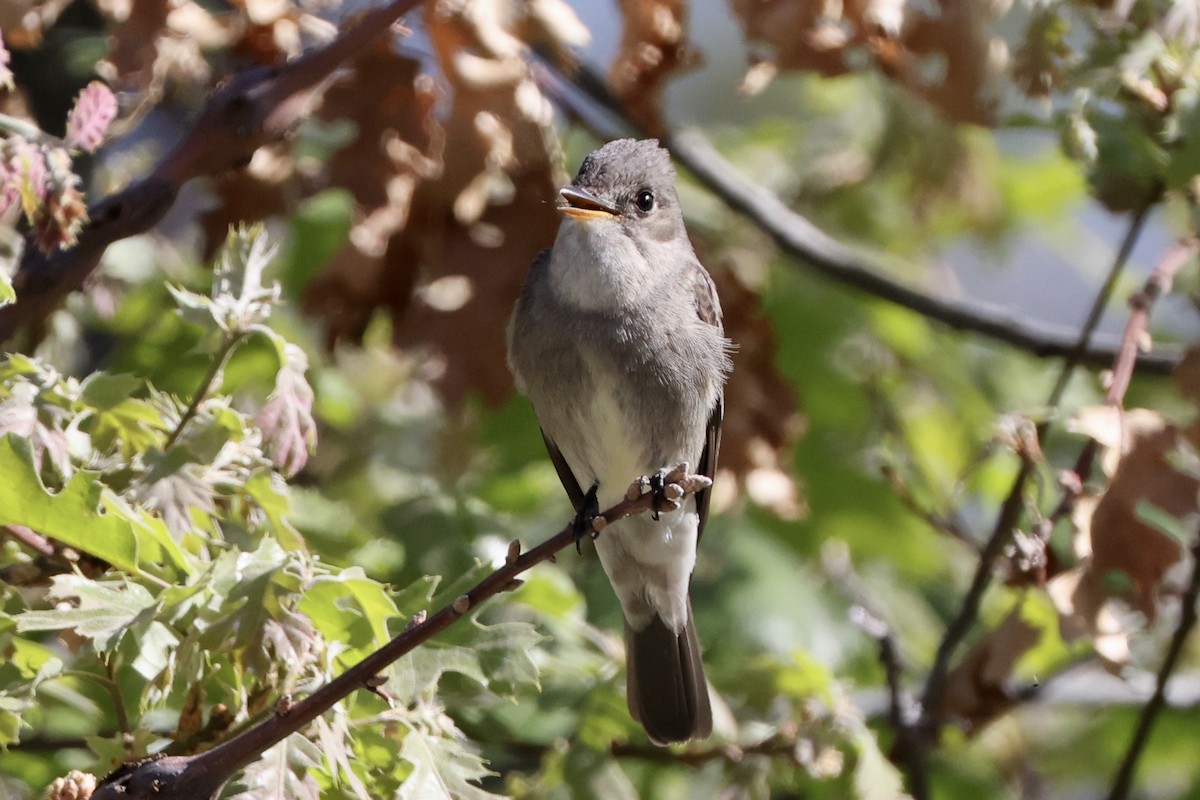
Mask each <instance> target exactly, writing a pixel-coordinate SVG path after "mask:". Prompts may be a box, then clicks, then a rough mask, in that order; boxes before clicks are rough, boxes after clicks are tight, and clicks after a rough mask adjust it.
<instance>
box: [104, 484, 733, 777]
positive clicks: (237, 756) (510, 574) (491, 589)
mask: <svg viewBox="0 0 1200 800" xmlns="http://www.w3.org/2000/svg"><path fill="white" fill-rule="evenodd" d="M666 481H667V484H668V485H667V497H668V498H670V499H672V500H678V499H680V498H682V497H683V496H684V495H687V494H691V493H693V492H697V491H700V490H701V489H705V488H707V487H709V486H711V485H712V481H711V480H709V479H708V478H706V477H704V476H703V475H690V474H688V465H687V464H680V465H679V466H677V467H676V468H675V469H673V470H672V471H671V472H670V473H669V474H668V475H667V476H666ZM643 485H644V484H643V482H642V481H640V480H639V481H635V482H634V483H633V484H632V485H631V486H630V489H629V492H628V493H627V494H626V497H625V499H624V500H622V501H621V502H619V503H617V504H616V505H615V506H613V507H612V508H610V509H608V510H607V511H605V512H603V513H602V514H600V515H599V516H597V517H595V518H593V519H592V522H591V529H592V532H593V533H594V534H599V533H600V531H602V530H603V529H604V527H606V526H607V525H609V524H611V523H613V522H616V521H617V520H620V519H623V518H625V517H628V516H632V515H634V514H641V513H643V512H645V511H648V510H650V507H651V503H652V499H653V495H652V494H650V493H646V494H642V493H641V487H642V486H643ZM578 535H579V534H578V533H577V532H576V530H575V527H574V525H573V524H572V525H567V526H566V527H565V528H563V529H562V530H561V531H559V532H558V533H557V534H555V535H554V536H552V537H551V538H549V539H547V540H546V541H544V542H542V543H541V544H540V545H538V546H537V547H535V548H533V549H532V550H529V551H527V552H525V553H521V544H520V542H518V541H514V542H513V543H512V544H511V545H510V546H509V549H508V558H507V560H506V561H505V564H504V566H502V567H500V568H499V569H497V570H496V571H494V572H492V573H491V574H489V575H488V576H487V577H485V578H484V579H483V580H481V581H480V582H479V583H477V584H475V586H474V587H472V588H471V589H470V590H469V591H468V592H467V593H466V594H462V595H459V596H458V597H457V598H455V599H454V601H453V602H451V603H450V604H449V605H447V606H443V607H442V608H441V609H440V610H438V611H437V612H436V613H434V614H433V615H432V616H428V617H423V618H414V620H413V622H414V624H412V625H410V627H409V628H408V629H406V630H405V631H404V632H403V633H401V634H400V635H398V636H396V637H395V638H394V639H392V640H391V641H390V642H388V643H387V644H385V645H384V646H383V647H381V648H379V649H378V650H376V651H375V652H374V653H372V654H371V655H369V656H367V657H366V658H364V659H363V660H362V661H360V662H359V663H357V664H355V665H354V666H353V667H351V668H350V669H348V670H346V671H345V672H343V673H342V674H341V675H339V676H338V677H337V678H335V679H334V680H332V681H330V682H329V683H327V684H325V685H324V686H322V687H321V688H320V689H318V690H317V691H315V692H314V693H313V694H311V695H309V696H308V697H307V698H305V699H304V700H302V701H300V702H298V703H295V704H294V705H290V706H286V707H283V706H281V707H279V708H278V709H277V711H276V713H275V714H273V715H272V716H271V717H270V718H268V719H266V720H264V721H263V722H261V723H260V724H258V725H256V726H254V727H253V728H250V729H249V730H246V731H244V732H242V733H240V734H238V735H237V736H235V737H233V738H232V739H229V740H227V741H225V742H222V743H221V744H219V745H217V746H216V747H214V748H212V749H211V750H208V751H206V752H204V753H201V754H199V755H194V756H166V757H161V758H149V759H145V760H143V761H141V762H136V763H131V764H125V765H123V766H122V767H120V768H118V769H117V770H116V771H115V772H113V773H112V774H111V775H109V776H108V777H107V778H105V779H104V781H103V782H102V783H101V784H100V786H99V788H98V789H97V791H96V793H95V794H94V795H92V799H93V800H151V798H155V799H157V798H163V797H170V798H172V800H210V798H213V797H215V796H216V795H217V793H218V792H220V790H221V788H222V787H223V786H224V785H225V783H226V782H227V781H228V780H229V779H230V778H231V777H233V775H234V774H235V773H237V772H239V771H240V770H242V769H244V768H245V767H247V766H249V765H250V764H252V763H254V761H255V760H257V759H258V758H259V757H260V756H261V755H262V753H263V752H265V751H266V750H267V749H268V748H270V747H271V746H273V745H275V744H276V743H278V742H280V741H282V740H284V739H285V738H287V737H288V736H290V735H291V734H293V733H295V732H296V731H299V730H301V729H302V728H304V727H305V726H306V725H308V724H309V723H310V722H312V721H313V720H314V719H316V718H317V717H319V716H320V715H321V714H324V713H325V712H326V711H328V710H329V709H330V708H332V707H333V706H334V705H335V704H336V703H338V702H340V701H341V700H342V699H343V698H345V697H346V696H347V695H349V694H351V693H352V692H354V691H356V690H358V689H363V688H368V689H370V688H374V687H377V686H378V685H379V673H380V672H381V671H382V670H383V669H384V668H386V667H387V666H388V665H390V664H391V663H392V662H394V661H396V660H397V659H398V658H400V657H401V656H403V655H405V654H406V653H408V652H410V651H412V650H414V649H415V648H416V647H417V646H418V645H420V644H423V643H424V642H426V641H428V640H429V639H430V638H432V637H433V636H434V635H436V634H438V633H440V632H441V631H443V630H445V629H446V628H448V627H450V626H451V625H452V624H454V623H455V622H456V621H458V620H459V619H461V618H462V617H464V616H465V615H466V614H467V613H468V612H470V611H472V610H473V609H475V608H476V607H478V606H479V605H480V604H481V603H483V602H484V601H485V600H487V599H488V598H490V597H494V596H495V595H497V594H500V593H501V592H505V591H509V590H511V589H513V588H515V587H516V586H518V585H520V581H518V580H517V576H518V575H520V574H521V573H523V572H525V571H526V570H528V569H529V568H530V567H533V566H534V565H536V564H540V563H541V562H543V561H548V560H551V559H553V557H554V555H555V554H556V553H557V552H558V551H559V550H562V549H563V548H565V547H568V546H570V545H571V544H573V543H575V541H576V539H577V537H578Z"/></svg>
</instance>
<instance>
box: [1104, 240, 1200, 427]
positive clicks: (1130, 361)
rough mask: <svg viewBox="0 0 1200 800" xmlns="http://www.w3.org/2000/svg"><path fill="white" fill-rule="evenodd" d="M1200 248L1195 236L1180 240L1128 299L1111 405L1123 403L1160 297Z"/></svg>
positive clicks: (1110, 388) (1110, 390)
mask: <svg viewBox="0 0 1200 800" xmlns="http://www.w3.org/2000/svg"><path fill="white" fill-rule="evenodd" d="M1198 249H1200V240H1197V239H1195V238H1188V239H1185V240H1183V241H1181V242H1177V243H1176V244H1175V246H1174V247H1172V248H1171V249H1170V250H1168V251H1167V253H1166V255H1164V256H1163V257H1162V258H1161V259H1159V262H1158V265H1157V266H1156V267H1155V268H1154V271H1153V272H1152V273H1150V277H1148V278H1147V279H1146V283H1145V284H1144V285H1143V286H1142V290H1141V291H1140V292H1137V293H1136V294H1134V295H1133V296H1131V297H1130V298H1129V308H1130V312H1129V320H1128V321H1127V322H1126V323H1125V332H1124V334H1123V335H1122V336H1121V349H1120V351H1119V352H1118V354H1117V360H1116V363H1115V364H1114V365H1113V370H1112V382H1111V383H1110V384H1109V387H1108V394H1107V397H1106V400H1107V402H1108V404H1109V405H1111V406H1118V407H1119V406H1121V404H1122V403H1123V402H1124V399H1125V392H1126V391H1127V390H1128V389H1129V380H1130V378H1132V377H1133V370H1134V366H1135V364H1136V362H1137V355H1138V352H1139V351H1140V350H1141V349H1142V343H1143V341H1145V339H1146V337H1147V336H1149V328H1150V311H1151V310H1152V309H1153V308H1154V304H1155V302H1157V301H1158V298H1159V297H1161V296H1162V295H1164V294H1167V293H1168V292H1170V291H1171V284H1172V283H1173V282H1174V280H1175V275H1176V274H1177V273H1178V272H1179V270H1180V269H1182V268H1183V265H1184V264H1186V263H1187V262H1188V261H1189V260H1190V259H1191V258H1192V257H1193V256H1194V255H1196V252H1197V250H1198Z"/></svg>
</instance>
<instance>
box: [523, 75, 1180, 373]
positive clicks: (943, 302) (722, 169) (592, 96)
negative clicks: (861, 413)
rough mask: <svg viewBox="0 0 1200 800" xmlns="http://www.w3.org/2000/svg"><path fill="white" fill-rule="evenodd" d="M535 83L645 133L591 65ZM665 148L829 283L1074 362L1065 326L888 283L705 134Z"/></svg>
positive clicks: (592, 117)
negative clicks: (753, 178) (734, 162)
mask: <svg viewBox="0 0 1200 800" xmlns="http://www.w3.org/2000/svg"><path fill="white" fill-rule="evenodd" d="M533 67H534V77H535V78H536V79H537V80H538V81H539V83H540V84H541V86H542V88H543V89H544V90H545V91H546V92H547V93H548V94H549V95H550V96H551V97H553V98H554V99H555V100H556V101H557V102H558V104H559V105H560V106H561V107H563V108H565V109H566V110H567V111H568V112H569V113H570V114H572V115H574V116H575V117H576V118H578V119H579V120H580V122H581V123H582V124H583V125H584V126H585V127H587V128H589V129H591V130H592V131H594V132H595V133H596V134H597V136H598V137H599V138H602V139H613V138H617V137H618V136H623V135H628V132H629V131H633V132H634V133H636V134H638V135H646V134H645V131H643V130H641V129H639V128H638V126H637V125H636V124H635V123H634V122H633V120H632V118H631V117H630V116H629V115H628V114H627V113H625V111H624V110H623V109H622V108H621V106H620V104H619V103H618V102H617V101H616V100H615V99H614V98H613V97H612V96H611V95H610V94H609V93H608V91H607V89H605V88H604V83H603V81H602V80H601V79H600V78H599V77H598V75H597V74H596V73H595V72H594V71H593V70H591V69H589V68H587V67H581V68H580V69H579V72H578V74H577V75H576V76H574V79H573V80H571V79H568V78H566V77H564V76H563V75H562V74H561V73H560V72H559V71H558V70H557V69H556V68H555V67H554V66H553V65H551V64H550V63H547V62H544V61H538V62H535V63H534V65H533ZM663 144H665V145H666V147H667V148H668V149H669V150H670V151H671V155H672V156H674V158H675V160H676V161H677V162H678V163H679V164H681V165H682V166H683V167H685V168H686V169H687V170H688V171H689V172H691V173H692V175H693V176H694V177H695V178H696V179H697V180H698V181H699V182H700V184H701V185H702V186H703V187H704V188H705V189H707V190H708V191H709V192H710V193H712V194H713V195H715V196H716V197H718V198H719V199H720V200H721V201H722V202H723V203H724V204H725V205H726V206H727V207H729V208H731V209H733V210H734V211H737V212H738V213H740V214H742V215H743V216H745V217H746V218H747V219H748V220H749V221H750V222H751V223H752V224H754V225H755V227H757V228H758V229H759V230H761V231H763V232H764V233H766V234H767V235H769V236H770V237H771V238H772V239H774V240H775V242H776V243H777V244H778V245H779V247H780V248H781V249H782V250H783V251H784V252H786V253H788V254H789V255H791V256H793V257H795V258H797V259H799V260H800V261H801V262H803V263H804V264H806V265H808V266H809V267H811V268H812V269H814V270H816V271H817V272H818V273H819V274H821V275H823V276H824V277H826V278H829V279H830V280H833V281H835V282H837V283H840V284H842V285H845V286H850V287H852V288H855V289H858V290H860V291H863V292H866V293H867V294H869V295H871V296H873V297H878V298H880V299H883V300H886V301H888V302H890V303H895V304H897V305H900V306H903V307H904V308H908V309H910V310H912V311H915V312H917V313H918V314H921V315H922V316H924V317H927V318H929V319H932V320H936V321H938V322H941V323H942V324H944V325H948V326H950V327H951V328H953V329H955V330H961V331H971V332H973V333H979V334H982V335H984V336H987V337H990V338H992V339H996V340H997V341H1001V342H1004V343H1005V344H1009V345H1011V346H1013V347H1017V348H1020V349H1022V350H1026V351H1028V352H1030V353H1032V354H1034V355H1035V356H1039V357H1052V356H1071V355H1073V354H1075V353H1076V350H1077V348H1078V342H1077V340H1076V338H1075V336H1074V332H1073V331H1072V330H1071V329H1068V328H1066V327H1063V326H1058V325H1053V324H1050V323H1045V322H1034V321H1031V320H1028V319H1023V318H1020V317H1017V316H1015V315H1013V314H1012V313H1010V312H1008V311H1006V310H1005V309H1003V308H999V307H997V306H995V305H991V304H984V303H978V302H973V301H968V300H956V299H951V298H945V297H935V296H932V295H928V294H925V293H923V292H921V291H918V290H916V289H913V288H912V287H910V286H906V285H904V284H902V283H899V282H897V281H895V280H892V279H891V278H889V277H887V273H888V271H889V268H888V267H887V266H886V265H885V264H884V263H883V260H882V259H880V258H879V257H878V256H874V255H870V254H867V253H863V252H860V251H857V250H855V249H854V248H851V247H849V246H847V245H845V244H843V243H842V242H839V241H837V240H836V239H834V238H832V237H830V236H829V235H827V234H826V233H824V232H823V231H821V230H820V229H819V228H817V227H816V226H815V225H813V224H812V223H811V222H810V221H809V220H808V219H806V218H805V217H803V216H801V215H800V214H797V213H796V212H795V211H793V210H792V209H790V208H788V206H787V205H786V204H785V203H784V202H783V201H782V200H780V199H779V198H778V197H777V196H776V195H775V194H773V193H772V192H770V191H769V190H767V189H765V188H763V187H762V186H759V185H757V184H755V183H753V182H751V181H750V180H748V179H747V178H746V177H744V176H743V175H742V174H741V173H739V172H738V171H737V169H736V168H734V167H733V165H731V164H730V163H729V162H728V161H726V160H725V159H724V158H723V157H722V156H721V154H720V153H719V152H718V151H717V149H716V148H714V147H713V146H712V145H711V144H710V143H709V142H708V140H707V139H706V138H705V137H704V136H703V135H702V134H700V133H699V132H697V131H693V130H688V131H680V132H675V133H671V134H669V135H667V136H666V137H664V140H663ZM1097 338H1098V339H1100V343H1099V344H1096V343H1093V342H1089V343H1088V344H1087V346H1086V347H1085V348H1084V349H1083V352H1082V354H1081V358H1082V360H1083V361H1085V362H1088V363H1091V364H1097V365H1100V364H1103V365H1108V364H1111V363H1112V361H1113V358H1114V357H1115V356H1116V354H1117V352H1118V347H1119V343H1118V342H1117V341H1116V340H1115V338H1113V337H1097ZM1178 360H1179V355H1178V353H1175V352H1172V353H1165V354H1143V355H1141V356H1140V357H1139V358H1138V360H1137V368H1138V370H1139V371H1143V372H1146V373H1152V374H1160V375H1162V374H1167V373H1169V372H1170V371H1171V370H1172V369H1173V368H1174V366H1175V364H1176V363H1177V362H1178Z"/></svg>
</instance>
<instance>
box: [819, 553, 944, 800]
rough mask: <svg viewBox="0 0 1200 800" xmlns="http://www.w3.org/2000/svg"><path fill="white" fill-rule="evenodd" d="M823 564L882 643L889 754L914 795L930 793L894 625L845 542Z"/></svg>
mask: <svg viewBox="0 0 1200 800" xmlns="http://www.w3.org/2000/svg"><path fill="white" fill-rule="evenodd" d="M831 544H832V543H831ZM821 566H822V568H823V569H824V571H825V574H826V575H827V576H828V577H829V580H830V582H831V583H832V584H833V586H834V587H835V588H836V589H837V590H838V591H839V592H840V593H841V594H842V595H843V596H845V598H846V599H847V600H849V601H850V602H851V603H853V606H852V607H851V608H850V620H851V621H852V622H853V623H854V625H855V626H856V627H858V628H859V629H860V630H861V631H863V633H865V634H867V635H868V636H870V637H871V638H872V639H874V640H875V643H876V644H877V645H878V646H879V663H880V665H881V666H882V667H883V672H884V676H885V680H886V682H887V721H888V724H889V725H890V726H891V727H892V731H893V733H894V734H895V742H894V744H893V746H892V748H891V752H890V753H889V754H888V757H889V758H891V760H892V761H893V762H894V763H895V764H897V765H898V766H900V767H902V768H903V769H904V770H905V772H906V773H907V775H908V783H909V786H908V789H909V791H910V792H912V794H913V796H914V797H925V796H927V795H928V793H929V786H928V783H929V781H928V774H927V772H926V770H925V763H924V760H923V759H921V758H920V747H921V743H920V741H919V730H918V729H917V727H916V725H915V724H914V722H916V720H914V718H913V717H914V715H913V713H912V709H913V701H912V697H911V695H910V694H909V693H908V691H907V690H905V688H904V665H903V663H902V661H901V658H900V650H899V647H897V645H896V637H895V635H894V634H893V633H892V628H891V626H890V625H888V624H887V622H886V621H885V620H884V619H883V616H882V615H880V614H879V613H877V612H876V611H874V610H873V609H872V608H871V607H870V603H869V601H868V600H867V597H866V593H865V592H864V591H863V589H862V586H861V584H862V581H861V579H860V578H859V577H858V573H857V572H855V570H854V565H853V564H852V563H851V562H850V555H849V552H848V551H847V550H846V548H845V547H844V546H839V547H833V546H826V547H824V548H822V549H821Z"/></svg>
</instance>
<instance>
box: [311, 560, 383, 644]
mask: <svg viewBox="0 0 1200 800" xmlns="http://www.w3.org/2000/svg"><path fill="white" fill-rule="evenodd" d="M297 610H298V611H300V612H301V613H302V614H304V615H305V616H307V617H308V619H309V620H310V621H311V622H312V624H313V626H314V627H315V628H316V629H317V631H318V632H319V633H320V634H321V635H322V636H324V637H325V638H326V639H328V640H330V641H336V642H339V643H341V644H343V645H346V646H347V648H346V649H345V650H344V651H343V652H341V653H339V655H338V658H339V660H340V661H342V662H343V664H345V665H347V666H348V665H350V664H353V663H356V662H358V661H360V660H362V658H364V657H365V656H366V655H368V654H369V653H370V652H372V651H373V650H375V649H377V648H378V647H380V646H381V645H383V644H384V643H386V642H387V641H388V639H390V638H391V637H390V635H389V634H388V627H387V623H388V620H390V619H392V618H394V617H395V616H396V613H397V612H396V606H395V603H393V602H392V599H391V597H390V596H389V595H388V592H387V589H386V587H384V585H383V584H381V583H378V582H376V581H373V580H370V579H369V578H367V577H366V575H365V574H364V573H363V571H362V569H361V568H358V567H352V568H350V569H346V570H343V571H342V572H340V573H339V574H337V575H323V576H321V577H319V578H317V580H316V581H315V582H314V583H313V584H312V585H311V586H309V587H308V589H306V590H305V592H304V596H303V597H302V598H301V599H300V603H299V605H298V606H297Z"/></svg>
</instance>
